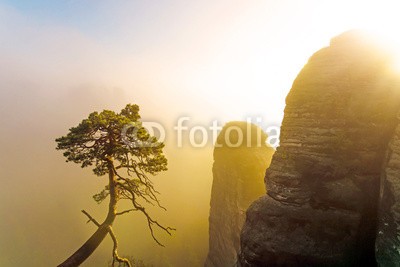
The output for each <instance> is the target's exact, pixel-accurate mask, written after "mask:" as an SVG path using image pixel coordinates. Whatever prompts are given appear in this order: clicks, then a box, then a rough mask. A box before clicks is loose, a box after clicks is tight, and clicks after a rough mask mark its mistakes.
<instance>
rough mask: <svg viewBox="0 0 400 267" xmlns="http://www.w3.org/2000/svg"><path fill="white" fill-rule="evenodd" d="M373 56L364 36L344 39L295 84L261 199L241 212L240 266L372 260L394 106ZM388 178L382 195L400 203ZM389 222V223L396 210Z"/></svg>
mask: <svg viewBox="0 0 400 267" xmlns="http://www.w3.org/2000/svg"><path fill="white" fill-rule="evenodd" d="M379 51H380V50H379V49H378V48H377V46H376V45H375V44H374V42H373V41H371V40H370V39H368V37H366V36H364V35H363V34H361V33H359V32H347V33H344V34H343V35H340V36H339V37H336V38H334V39H332V41H331V44H330V46H329V47H326V48H323V49H321V50H320V51H318V52H317V53H315V54H314V55H313V56H312V57H311V58H310V59H309V62H308V63H307V64H306V66H305V67H304V68H303V70H302V71H301V72H300V74H299V75H298V77H297V78H296V80H295V81H294V83H293V86H292V89H291V90H290V93H289V95H288V96H287V99H286V108H285V116H284V119H283V122H282V127H281V141H280V147H279V148H278V149H277V151H276V153H275V154H274V156H273V159H272V162H271V166H270V167H269V169H268V170H267V172H266V177H265V183H266V188H267V194H266V195H265V196H263V197H261V198H260V199H258V200H257V201H256V202H254V203H253V204H252V205H251V206H250V208H249V209H248V211H247V219H246V223H245V225H244V227H243V230H242V234H241V253H240V263H241V265H242V266H322V265H324V266H373V265H375V264H376V260H375V256H374V255H375V239H376V230H377V221H378V220H377V218H378V214H377V213H378V212H377V209H378V203H379V188H380V176H381V170H382V164H383V163H384V158H385V153H386V150H387V146H388V142H389V140H390V138H391V136H392V134H393V131H394V128H395V127H396V124H397V119H396V113H397V111H398V109H399V104H400V99H399V92H400V87H399V86H398V83H397V81H396V80H395V79H394V77H393V75H392V74H391V72H390V67H389V64H388V58H387V55H386V54H385V53H381V52H379ZM393 146H395V145H393ZM399 152H400V151H399ZM390 159H392V160H393V164H397V158H396V157H395V156H392V158H390ZM390 159H389V161H390ZM388 166H391V165H388ZM392 180H395V178H394V177H393V179H391V178H390V177H389V176H387V179H386V181H387V183H386V185H387V186H386V187H385V188H386V189H385V190H386V191H390V192H386V195H390V194H393V195H397V196H398V197H399V196H400V195H399V193H398V191H396V190H399V187H398V185H399V183H398V182H397V183H392V184H390V181H392ZM391 201H392V202H395V201H396V199H394V198H393V197H392V198H391ZM391 207H393V206H391ZM396 207H397V206H396ZM390 216H392V219H391V220H392V222H393V218H398V217H396V216H398V213H395V212H393V211H392V212H391V214H390ZM391 227H392V228H393V227H394V226H391ZM389 231H394V230H393V229H392V230H389Z"/></svg>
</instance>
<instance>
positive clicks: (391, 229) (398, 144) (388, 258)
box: [376, 125, 400, 267]
mask: <svg viewBox="0 0 400 267" xmlns="http://www.w3.org/2000/svg"><path fill="white" fill-rule="evenodd" d="M380 200H381V201H380V214H379V226H378V235H377V240H376V258H377V261H378V263H379V265H380V266H383V267H392V266H393V267H397V266H400V125H398V126H397V127H396V130H395V133H394V135H393V137H392V139H391V141H390V144H389V148H388V150H387V153H386V158H385V163H384V166H383V171H382V176H381V190H380Z"/></svg>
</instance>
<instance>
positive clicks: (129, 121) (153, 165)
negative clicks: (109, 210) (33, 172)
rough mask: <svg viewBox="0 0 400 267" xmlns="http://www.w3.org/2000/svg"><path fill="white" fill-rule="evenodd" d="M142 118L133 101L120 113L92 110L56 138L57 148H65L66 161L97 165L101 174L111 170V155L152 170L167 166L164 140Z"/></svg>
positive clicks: (149, 171) (139, 168)
mask: <svg viewBox="0 0 400 267" xmlns="http://www.w3.org/2000/svg"><path fill="white" fill-rule="evenodd" d="M139 119H140V115H139V107H138V106H137V105H132V104H128V105H127V106H126V107H125V108H124V109H122V110H121V112H120V113H115V112H113V111H110V110H104V111H102V112H101V113H98V112H93V113H91V114H90V115H89V117H88V118H87V119H84V120H83V121H82V122H81V123H80V124H79V125H78V126H77V127H72V128H71V129H70V131H69V133H68V134H67V135H66V136H63V137H60V138H57V139H56V142H57V149H58V150H65V152H64V156H65V157H66V158H67V162H68V161H72V162H75V163H79V164H81V167H82V168H84V167H88V166H94V168H93V172H94V173H95V174H96V175H98V176H102V175H104V174H106V173H108V168H107V159H109V158H112V159H113V160H117V161H118V162H119V164H120V165H119V166H120V167H122V166H132V167H133V166H134V167H135V168H137V169H138V170H141V171H144V172H147V173H151V174H155V173H157V172H160V171H164V170H167V167H166V166H167V160H166V158H165V157H164V155H163V153H162V149H163V147H164V144H162V143H160V142H158V141H157V139H156V138H155V137H152V136H150V135H149V133H148V132H147V130H146V129H145V128H144V127H143V126H142V124H141V122H140V121H139ZM124 129H127V130H126V131H125V132H124Z"/></svg>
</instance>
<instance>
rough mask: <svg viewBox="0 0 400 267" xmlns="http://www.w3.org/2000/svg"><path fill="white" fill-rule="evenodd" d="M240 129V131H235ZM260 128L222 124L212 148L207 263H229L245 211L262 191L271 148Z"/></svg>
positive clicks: (220, 265)
mask: <svg viewBox="0 0 400 267" xmlns="http://www.w3.org/2000/svg"><path fill="white" fill-rule="evenodd" d="M238 132H240V133H241V134H238ZM266 138H267V136H266V134H265V133H264V132H263V131H262V129H261V128H259V127H257V126H255V125H252V124H248V123H246V122H231V123H228V124H226V125H225V126H224V128H223V129H222V131H221V133H220V134H219V136H218V139H217V142H216V147H215V149H214V165H213V184H212V192H211V203H210V206H211V207H210V217H209V222H210V226H209V229H210V230H209V252H208V256H207V259H206V262H205V266H207V267H225V266H226V267H228V266H229V267H232V266H234V264H235V263H236V261H237V254H238V252H239V244H240V243H239V236H240V230H241V228H242V226H243V223H244V219H245V211H246V209H247V208H248V207H249V205H250V204H251V203H252V202H253V201H254V200H255V199H257V198H258V197H260V196H262V195H263V194H265V189H264V182H263V178H264V175H265V169H266V168H267V167H268V165H269V162H270V161H271V158H272V154H273V153H274V150H273V149H272V148H270V147H268V146H267V145H266V144H265V142H266Z"/></svg>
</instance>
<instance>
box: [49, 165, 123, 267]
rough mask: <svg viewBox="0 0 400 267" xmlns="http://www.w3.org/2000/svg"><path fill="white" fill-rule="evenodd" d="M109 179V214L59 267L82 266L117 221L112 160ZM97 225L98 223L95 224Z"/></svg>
mask: <svg viewBox="0 0 400 267" xmlns="http://www.w3.org/2000/svg"><path fill="white" fill-rule="evenodd" d="M108 173H109V175H108V177H109V190H110V203H109V206H108V214H107V217H106V219H105V220H104V222H103V223H102V224H101V225H98V227H99V228H98V229H97V230H96V232H94V234H93V235H92V236H91V237H90V238H89V239H88V240H87V241H86V242H85V243H84V244H83V245H82V246H81V247H80V248H79V249H78V250H77V251H75V253H74V254H72V255H71V256H70V257H69V258H68V259H66V260H65V261H64V262H63V263H61V264H60V265H58V266H57V267H76V266H79V265H80V264H82V263H83V262H84V261H85V260H86V259H87V258H89V256H90V255H92V253H93V252H94V251H95V250H96V248H97V247H98V246H99V245H100V244H101V242H102V241H103V240H104V238H105V237H106V235H107V234H108V231H109V230H108V229H109V226H111V225H112V223H113V222H114V220H115V217H116V206H117V195H116V188H115V183H116V181H115V173H114V165H113V161H112V159H108ZM95 224H96V222H95Z"/></svg>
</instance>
